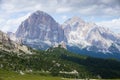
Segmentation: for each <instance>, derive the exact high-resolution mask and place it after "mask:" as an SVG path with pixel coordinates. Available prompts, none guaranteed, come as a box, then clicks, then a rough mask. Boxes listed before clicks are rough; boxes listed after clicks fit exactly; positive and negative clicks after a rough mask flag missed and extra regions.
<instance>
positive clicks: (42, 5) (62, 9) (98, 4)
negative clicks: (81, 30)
mask: <svg viewBox="0 0 120 80" xmlns="http://www.w3.org/2000/svg"><path fill="white" fill-rule="evenodd" d="M37 10H40V11H44V12H46V13H48V14H50V15H51V16H52V17H53V18H54V19H55V20H56V21H57V22H58V23H60V24H62V23H64V21H65V20H67V19H68V18H71V17H73V16H78V17H80V18H82V19H83V20H85V21H86V22H94V23H96V24H97V25H99V26H102V27H105V28H109V29H110V30H112V31H113V32H115V33H120V0H0V30H2V31H3V32H15V31H16V30H17V28H18V27H19V25H20V24H21V22H22V21H24V20H25V19H26V18H27V17H28V16H30V14H32V13H33V12H35V11H37Z"/></svg>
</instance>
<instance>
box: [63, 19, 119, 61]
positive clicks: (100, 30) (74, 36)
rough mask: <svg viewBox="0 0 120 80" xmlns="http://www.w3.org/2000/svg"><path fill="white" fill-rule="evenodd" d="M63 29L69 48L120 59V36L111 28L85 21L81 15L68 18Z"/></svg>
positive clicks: (79, 51) (78, 51)
mask: <svg viewBox="0 0 120 80" xmlns="http://www.w3.org/2000/svg"><path fill="white" fill-rule="evenodd" d="M63 29H64V33H65V32H66V33H65V36H66V37H67V42H68V43H67V45H68V49H69V50H71V51H73V52H75V51H76V52H77V53H81V52H83V53H86V54H88V55H92V56H97V57H105V56H106V55H107V56H106V57H108V56H109V57H110V56H111V58H112V57H117V58H119V59H120V37H119V36H118V35H117V34H115V33H113V32H111V31H110V30H109V29H106V28H104V27H100V26H97V25H96V24H94V23H88V22H85V21H83V20H82V19H80V18H79V17H73V18H71V19H68V20H67V21H66V22H65V23H64V24H63ZM93 53H96V54H93ZM113 55H114V56H113Z"/></svg>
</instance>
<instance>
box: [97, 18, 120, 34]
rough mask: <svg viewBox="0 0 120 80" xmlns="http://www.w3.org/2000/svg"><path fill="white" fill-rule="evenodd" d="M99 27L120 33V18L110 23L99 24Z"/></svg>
mask: <svg viewBox="0 0 120 80" xmlns="http://www.w3.org/2000/svg"><path fill="white" fill-rule="evenodd" d="M97 24H98V25H99V26H103V27H107V28H109V29H110V30H112V31H113V32H116V33H120V18H118V19H113V20H110V21H102V22H98V23H97Z"/></svg>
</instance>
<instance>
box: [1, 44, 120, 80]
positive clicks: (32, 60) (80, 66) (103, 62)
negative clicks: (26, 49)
mask: <svg viewBox="0 0 120 80" xmlns="http://www.w3.org/2000/svg"><path fill="white" fill-rule="evenodd" d="M31 51H32V53H34V54H21V55H18V54H16V53H10V52H7V51H2V50H0V68H1V69H4V70H11V71H15V72H18V73H21V74H28V73H33V74H40V73H45V74H50V75H52V76H61V77H67V78H120V62H119V61H117V60H114V59H98V58H92V57H88V56H82V55H78V54H74V53H71V52H69V51H67V50H65V49H64V48H61V46H59V47H56V48H49V49H48V50H46V51H37V50H32V49H31Z"/></svg>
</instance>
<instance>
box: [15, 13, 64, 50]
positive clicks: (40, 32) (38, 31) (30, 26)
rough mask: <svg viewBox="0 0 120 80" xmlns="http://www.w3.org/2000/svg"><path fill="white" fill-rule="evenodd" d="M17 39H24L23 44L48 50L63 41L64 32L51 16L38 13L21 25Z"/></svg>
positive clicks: (17, 32)
mask: <svg viewBox="0 0 120 80" xmlns="http://www.w3.org/2000/svg"><path fill="white" fill-rule="evenodd" d="M16 37H20V38H22V40H23V44H27V45H30V46H31V47H37V48H41V49H46V48H47V47H48V46H52V45H54V44H55V43H60V42H61V41H63V40H64V31H63V29H62V27H61V26H60V25H59V24H58V23H57V22H56V21H55V20H54V19H53V18H52V17H51V16H50V15H48V14H47V13H45V12H42V11H36V12H34V13H33V14H32V15H30V16H29V18H28V19H26V20H25V21H23V22H22V23H21V25H20V26H19V28H18V30H17V31H16Z"/></svg>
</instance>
